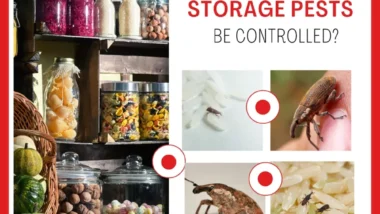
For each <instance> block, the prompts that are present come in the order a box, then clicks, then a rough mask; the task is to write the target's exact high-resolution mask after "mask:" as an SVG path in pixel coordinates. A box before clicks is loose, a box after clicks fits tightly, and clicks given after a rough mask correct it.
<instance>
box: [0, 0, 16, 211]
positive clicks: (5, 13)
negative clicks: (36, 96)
mask: <svg viewBox="0 0 380 214" xmlns="http://www.w3.org/2000/svg"><path fill="white" fill-rule="evenodd" d="M10 2H13V1H8V0H7V1H4V2H2V6H1V13H0V20H2V23H4V22H6V23H4V25H5V26H8V24H9V4H10ZM12 5H13V4H12ZM12 14H13V13H12ZM12 26H13V24H12ZM3 32H4V31H3ZM0 39H1V43H2V51H1V55H0V56H1V57H0V58H1V65H2V66H3V68H4V69H3V72H2V74H1V79H2V80H3V81H2V83H1V84H0V91H2V92H3V93H2V100H3V104H2V105H0V110H1V118H2V122H1V123H0V128H1V133H2V137H1V139H2V141H3V142H2V145H1V147H2V148H1V151H2V153H3V154H1V155H0V162H1V168H2V170H3V174H2V175H3V176H2V177H1V179H0V185H1V186H0V187H1V189H2V193H1V194H0V201H2V203H1V204H2V211H1V212H2V213H10V211H11V210H13V209H10V207H9V191H10V189H9V183H10V180H9V152H8V151H9V144H10V141H9V127H8V125H9V115H13V113H12V112H10V111H9V96H10V94H13V91H9V74H10V73H11V72H12V73H13V68H11V67H10V66H9V64H10V63H9V48H13V44H10V43H9V39H10V38H9V28H7V30H6V31H5V32H4V33H1V34H0ZM6 68H8V70H6ZM4 80H5V81H4ZM8 112H9V113H8ZM4 153H5V154H4Z"/></svg>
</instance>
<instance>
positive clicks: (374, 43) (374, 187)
mask: <svg viewBox="0 0 380 214" xmlns="http://www.w3.org/2000/svg"><path fill="white" fill-rule="evenodd" d="M379 6H380V1H379V0H372V6H371V13H372V18H371V22H372V23H371V31H372V36H371V66H372V68H371V70H372V72H371V91H372V92H371V114H372V115H371V118H372V121H371V135H372V140H371V142H372V148H371V159H372V160H371V162H372V163H371V178H372V180H371V203H372V204H371V208H372V211H371V213H375V212H376V211H377V210H378V208H376V207H375V206H376V205H377V203H378V201H379V198H380V197H379V193H378V190H379V187H380V183H379V182H377V179H378V178H379V176H378V173H375V172H377V170H376V167H378V166H379V164H380V161H379V160H380V159H379V157H378V156H377V158H376V152H378V151H379V149H380V145H379V143H380V136H379V135H376V131H377V130H378V127H379V123H378V121H379V120H380V113H379V110H378V108H379V102H378V101H377V99H376V98H378V96H377V97H376V95H378V94H379V93H380V87H379V85H378V84H377V82H376V81H377V80H379V78H380V75H379V72H380V71H379V70H380V64H379V61H378V60H379V52H378V50H379V41H380V40H379V39H377V40H375V38H377V37H379V36H380V33H379V14H378V13H376V12H379V11H377V9H380V8H379ZM376 25H377V26H376Z"/></svg>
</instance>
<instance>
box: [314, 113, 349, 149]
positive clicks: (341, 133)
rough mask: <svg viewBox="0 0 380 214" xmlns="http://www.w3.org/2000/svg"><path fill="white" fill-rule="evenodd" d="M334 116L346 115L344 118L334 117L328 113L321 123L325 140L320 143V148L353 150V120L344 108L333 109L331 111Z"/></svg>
mask: <svg viewBox="0 0 380 214" xmlns="http://www.w3.org/2000/svg"><path fill="white" fill-rule="evenodd" d="M329 112H330V113H331V114H332V115H333V116H334V117H340V116H342V115H346V117H344V118H343V119H335V120H334V119H333V118H331V117H330V116H328V115H326V116H324V117H326V118H324V119H325V120H324V122H323V124H322V125H321V136H322V137H323V142H320V143H319V145H320V146H319V148H320V150H328V151H333V150H335V151H347V150H351V121H350V119H349V118H348V116H347V115H348V114H347V112H346V110H344V109H333V110H331V111H329Z"/></svg>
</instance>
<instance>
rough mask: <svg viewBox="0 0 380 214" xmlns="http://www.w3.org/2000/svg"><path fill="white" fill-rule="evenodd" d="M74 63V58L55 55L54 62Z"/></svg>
mask: <svg viewBox="0 0 380 214" xmlns="http://www.w3.org/2000/svg"><path fill="white" fill-rule="evenodd" d="M65 62H66V63H74V59H73V58H65V57H54V63H65Z"/></svg>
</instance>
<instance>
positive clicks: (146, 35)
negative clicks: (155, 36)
mask: <svg viewBox="0 0 380 214" xmlns="http://www.w3.org/2000/svg"><path fill="white" fill-rule="evenodd" d="M148 34H149V33H148V32H146V31H145V32H143V33H142V34H141V36H142V37H143V38H144V39H145V38H148Z"/></svg>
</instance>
